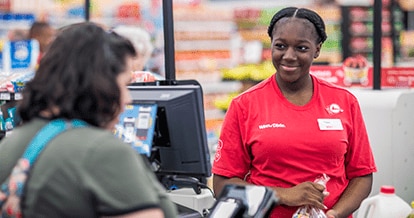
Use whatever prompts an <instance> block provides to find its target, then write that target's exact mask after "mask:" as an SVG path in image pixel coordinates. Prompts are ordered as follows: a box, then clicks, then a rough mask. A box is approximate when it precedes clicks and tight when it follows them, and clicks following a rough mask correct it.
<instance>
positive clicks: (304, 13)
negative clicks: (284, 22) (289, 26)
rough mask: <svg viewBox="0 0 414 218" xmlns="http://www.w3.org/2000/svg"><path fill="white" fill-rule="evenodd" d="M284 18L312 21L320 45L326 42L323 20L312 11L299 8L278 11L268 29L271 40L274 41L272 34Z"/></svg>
mask: <svg viewBox="0 0 414 218" xmlns="http://www.w3.org/2000/svg"><path fill="white" fill-rule="evenodd" d="M284 17H296V18H301V19H306V20H308V21H310V22H311V23H312V24H313V25H314V26H315V29H316V32H317V33H318V36H319V39H318V43H323V42H325V40H326V38H327V35H326V32H325V31H326V30H325V23H324V21H323V20H322V18H321V17H320V16H319V15H318V14H317V13H316V12H314V11H312V10H309V9H306V8H297V7H287V8H283V9H282V10H280V11H278V12H277V13H276V14H275V15H273V18H272V20H271V21H270V24H269V27H268V29H267V34H268V35H269V37H270V39H272V33H273V30H274V28H275V24H276V23H277V21H279V20H280V19H282V18H284Z"/></svg>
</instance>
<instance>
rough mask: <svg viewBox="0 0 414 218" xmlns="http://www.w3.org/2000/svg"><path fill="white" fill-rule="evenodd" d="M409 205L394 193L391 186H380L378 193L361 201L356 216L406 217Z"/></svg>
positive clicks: (358, 217)
mask: <svg viewBox="0 0 414 218" xmlns="http://www.w3.org/2000/svg"><path fill="white" fill-rule="evenodd" d="M410 212H411V207H410V205H409V204H408V203H407V202H405V201H404V200H403V199H401V198H400V197H398V196H397V195H396V194H395V188H394V187H393V186H381V189H380V193H379V194H378V195H375V196H372V197H370V198H366V199H365V200H364V201H362V203H361V206H360V208H359V210H358V214H357V218H406V217H407V216H408V214H410Z"/></svg>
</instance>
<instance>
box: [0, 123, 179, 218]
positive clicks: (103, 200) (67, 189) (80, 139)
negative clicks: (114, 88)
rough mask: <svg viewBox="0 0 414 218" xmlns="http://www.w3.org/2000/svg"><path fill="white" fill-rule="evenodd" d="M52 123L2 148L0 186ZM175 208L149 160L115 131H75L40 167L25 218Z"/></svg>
mask: <svg viewBox="0 0 414 218" xmlns="http://www.w3.org/2000/svg"><path fill="white" fill-rule="evenodd" d="M46 122H47V121H45V120H41V119H35V120H33V121H32V122H29V123H27V124H26V125H23V126H21V127H19V128H16V129H15V130H13V133H12V134H11V135H10V136H7V137H6V138H5V139H3V140H2V142H1V143H0V182H1V183H2V182H3V181H4V180H5V179H6V177H7V176H8V175H9V173H10V171H11V169H12V167H13V166H14V164H15V163H16V161H17V159H18V158H20V157H21V155H22V153H23V152H24V149H25V148H26V145H28V144H29V141H30V140H31V139H32V137H33V136H34V135H35V134H36V132H37V131H38V130H40V128H41V127H43V126H44V125H45V124H46ZM156 207H160V208H162V210H163V211H164V213H165V215H166V217H176V216H177V209H176V207H175V204H174V203H172V201H170V199H169V198H168V196H167V195H166V191H165V189H164V188H163V187H162V186H161V184H160V183H159V182H158V180H157V178H156V176H155V175H154V173H153V172H152V171H151V170H150V169H149V168H148V165H147V163H146V162H145V161H144V159H143V158H142V157H141V156H140V155H138V154H137V153H136V152H135V150H133V149H132V148H131V147H130V146H129V145H127V144H125V143H123V142H122V141H120V140H119V139H116V137H115V136H114V135H112V134H111V132H109V131H106V130H102V129H99V128H95V127H86V128H78V129H70V130H68V131H66V132H64V133H62V134H60V135H58V136H57V137H56V138H54V139H52V140H51V141H50V142H49V144H48V145H47V146H46V148H45V149H44V150H43V152H42V153H41V154H40V155H39V157H38V160H37V161H36V162H35V164H34V166H33V168H32V170H31V172H30V177H29V179H28V182H27V184H26V190H25V195H24V201H23V214H24V215H25V217H97V216H109V215H122V214H125V213H129V212H133V211H139V210H143V209H148V208H156Z"/></svg>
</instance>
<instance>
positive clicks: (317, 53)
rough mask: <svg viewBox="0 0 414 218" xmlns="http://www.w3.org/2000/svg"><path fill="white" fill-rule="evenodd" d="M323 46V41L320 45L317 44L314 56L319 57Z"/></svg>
mask: <svg viewBox="0 0 414 218" xmlns="http://www.w3.org/2000/svg"><path fill="white" fill-rule="evenodd" d="M321 47H322V42H320V43H318V45H317V46H316V52H315V55H314V56H313V58H318V57H319V54H320V53H321Z"/></svg>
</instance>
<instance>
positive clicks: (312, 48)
mask: <svg viewBox="0 0 414 218" xmlns="http://www.w3.org/2000/svg"><path fill="white" fill-rule="evenodd" d="M318 40H319V37H318V34H317V32H316V29H315V26H314V25H313V24H312V23H311V22H310V21H308V20H306V19H301V18H295V17H289V18H282V19H280V20H279V21H277V23H276V24H275V26H274V29H273V33H272V62H273V65H274V66H275V68H276V70H277V73H276V76H277V77H278V78H279V80H282V81H283V82H287V83H294V82H297V81H298V80H300V79H302V78H306V77H307V76H308V73H309V69H310V66H311V65H312V62H313V59H314V58H317V57H318V56H319V52H320V49H321V43H318ZM282 81H280V82H282Z"/></svg>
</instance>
